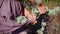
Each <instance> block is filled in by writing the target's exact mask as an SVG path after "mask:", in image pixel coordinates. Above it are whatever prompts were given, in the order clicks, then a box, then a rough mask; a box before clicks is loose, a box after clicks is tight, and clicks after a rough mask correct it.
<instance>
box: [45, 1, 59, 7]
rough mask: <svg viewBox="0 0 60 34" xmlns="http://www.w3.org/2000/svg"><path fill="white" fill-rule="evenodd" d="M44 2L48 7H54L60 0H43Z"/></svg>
mask: <svg viewBox="0 0 60 34" xmlns="http://www.w3.org/2000/svg"><path fill="white" fill-rule="evenodd" d="M44 3H45V4H46V5H47V6H48V7H49V8H54V7H55V6H58V5H60V0H44Z"/></svg>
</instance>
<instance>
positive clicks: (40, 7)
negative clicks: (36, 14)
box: [37, 3, 46, 14]
mask: <svg viewBox="0 0 60 34" xmlns="http://www.w3.org/2000/svg"><path fill="white" fill-rule="evenodd" d="M37 8H38V10H39V11H40V14H44V13H46V6H45V5H44V4H43V3H42V4H41V6H37Z"/></svg>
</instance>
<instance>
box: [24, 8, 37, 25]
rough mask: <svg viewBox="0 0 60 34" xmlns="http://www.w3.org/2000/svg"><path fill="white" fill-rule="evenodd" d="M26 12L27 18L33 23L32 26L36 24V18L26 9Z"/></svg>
mask: <svg viewBox="0 0 60 34" xmlns="http://www.w3.org/2000/svg"><path fill="white" fill-rule="evenodd" d="M24 10H25V16H26V17H27V18H28V19H29V20H30V21H31V23H32V24H35V23H36V16H34V15H32V14H31V13H30V12H29V11H28V10H27V9H26V8H25V9H24Z"/></svg>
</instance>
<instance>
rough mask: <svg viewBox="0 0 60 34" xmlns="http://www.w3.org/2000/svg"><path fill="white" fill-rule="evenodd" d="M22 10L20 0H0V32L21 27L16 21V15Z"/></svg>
mask: <svg viewBox="0 0 60 34" xmlns="http://www.w3.org/2000/svg"><path fill="white" fill-rule="evenodd" d="M20 11H21V5H20V2H19V1H15V0H4V1H3V0H0V32H5V33H6V32H11V31H14V30H16V29H17V28H19V27H21V25H20V24H18V23H17V22H16V17H17V16H19V15H18V13H19V12H20Z"/></svg>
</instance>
